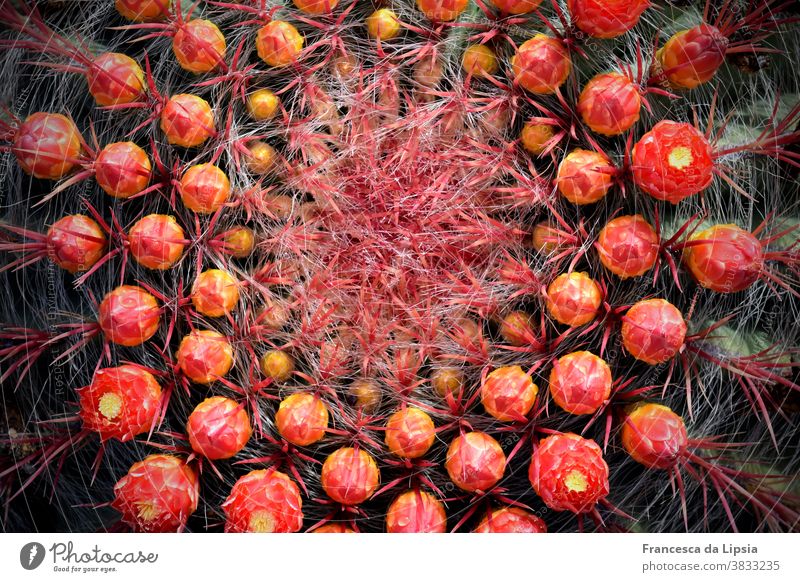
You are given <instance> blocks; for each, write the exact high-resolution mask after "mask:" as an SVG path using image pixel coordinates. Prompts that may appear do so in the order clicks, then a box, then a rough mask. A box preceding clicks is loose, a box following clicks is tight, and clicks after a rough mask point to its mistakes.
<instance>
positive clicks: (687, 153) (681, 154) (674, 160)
mask: <svg viewBox="0 0 800 582" xmlns="http://www.w3.org/2000/svg"><path fill="white" fill-rule="evenodd" d="M693 161H694V158H693V157H692V150H690V149H689V148H687V147H686V146H678V147H676V148H674V149H673V150H672V151H671V152H669V165H670V166H672V167H673V168H675V169H676V170H682V169H684V168H685V167H686V166H690V165H691V164H692V162H693Z"/></svg>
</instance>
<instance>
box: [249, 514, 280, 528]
mask: <svg viewBox="0 0 800 582" xmlns="http://www.w3.org/2000/svg"><path fill="white" fill-rule="evenodd" d="M249 525H250V527H249V528H248V529H249V530H250V531H251V532H253V533H272V532H273V531H275V518H274V517H273V516H272V514H271V513H270V512H269V511H254V512H253V513H251V514H250V524H249Z"/></svg>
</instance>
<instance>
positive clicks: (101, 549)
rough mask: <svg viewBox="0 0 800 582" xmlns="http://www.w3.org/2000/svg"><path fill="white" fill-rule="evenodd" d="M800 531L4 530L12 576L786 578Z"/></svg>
mask: <svg viewBox="0 0 800 582" xmlns="http://www.w3.org/2000/svg"><path fill="white" fill-rule="evenodd" d="M798 542H800V537H798V536H795V535H792V534H758V535H747V534H738V535H726V534H695V535H688V534H687V535H681V534H661V535H651V534H540V535H524V534H509V535H497V534H495V535H479V534H472V535H470V534H463V535H458V534H457V535H397V534H396V535H387V534H355V535H354V534H336V535H315V534H306V535H276V534H262V535H252V534H251V535H245V534H242V535H225V534H195V535H192V534H184V535H157V534H150V535H143V534H4V535H0V572H2V575H0V579H2V580H4V581H5V580H9V581H17V580H20V581H24V580H65V579H82V578H87V577H91V578H100V579H104V580H114V581H120V582H122V581H126V580H132V581H137V582H141V581H142V580H148V579H149V580H153V581H154V582H155V581H158V582H161V581H166V582H173V581H174V582H194V581H195V580H198V581H201V580H202V581H203V582H205V581H207V580H215V581H216V580H219V581H221V582H232V581H236V580H254V579H258V580H276V579H279V580H301V581H306V580H313V581H324V582H332V581H335V580H345V579H346V580H348V582H358V581H361V580H364V581H369V582H378V581H380V582H390V581H395V580H397V581H398V582H400V581H402V582H410V581H411V582H415V581H416V580H439V579H441V580H442V582H445V581H450V580H460V579H464V580H491V581H494V580H504V579H509V578H507V577H511V576H513V577H514V578H512V580H514V579H520V580H583V581H598V582H600V581H601V580H612V581H613V582H625V581H627V580H650V579H652V580H675V579H678V578H679V577H680V579H681V580H692V579H696V580H700V579H704V580H706V581H707V582H712V581H713V580H719V581H720V582H722V581H725V582H727V581H728V580H736V579H739V580H743V581H744V580H748V581H749V580H758V581H761V580H764V581H776V582H777V581H782V580H792V581H796V580H800V568H798V562H800V555H798V553H799V552H798V550H800V545H798ZM42 552H44V554H42ZM34 566H35V567H34ZM28 568H32V569H28ZM190 577H191V578H190Z"/></svg>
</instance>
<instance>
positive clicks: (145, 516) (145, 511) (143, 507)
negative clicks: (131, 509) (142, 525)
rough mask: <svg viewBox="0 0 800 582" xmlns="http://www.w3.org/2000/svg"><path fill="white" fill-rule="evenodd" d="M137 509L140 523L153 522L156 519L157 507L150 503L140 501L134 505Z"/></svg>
mask: <svg viewBox="0 0 800 582" xmlns="http://www.w3.org/2000/svg"><path fill="white" fill-rule="evenodd" d="M136 505H137V506H138V507H139V514H138V515H139V519H141V520H142V521H153V520H154V519H155V518H156V517H158V514H159V513H160V512H159V509H158V506H157V505H156V504H155V503H153V502H152V501H140V502H139V503H137V504H136Z"/></svg>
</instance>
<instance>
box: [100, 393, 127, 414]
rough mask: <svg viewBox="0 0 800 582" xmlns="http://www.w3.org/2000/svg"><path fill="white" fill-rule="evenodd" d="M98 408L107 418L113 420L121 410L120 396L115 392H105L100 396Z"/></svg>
mask: <svg viewBox="0 0 800 582" xmlns="http://www.w3.org/2000/svg"><path fill="white" fill-rule="evenodd" d="M98 409H99V410H100V414H102V415H103V416H105V417H106V418H107V419H108V420H114V419H115V418H117V417H118V416H119V413H120V412H122V398H120V396H119V394H117V393H116V392H106V393H105V394H103V395H102V396H101V397H100V404H99V406H98Z"/></svg>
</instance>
